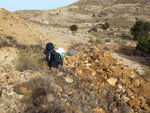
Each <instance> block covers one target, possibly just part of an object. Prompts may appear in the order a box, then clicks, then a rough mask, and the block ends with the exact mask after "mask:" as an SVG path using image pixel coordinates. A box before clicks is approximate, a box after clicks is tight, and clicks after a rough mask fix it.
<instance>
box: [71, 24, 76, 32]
mask: <svg viewBox="0 0 150 113" xmlns="http://www.w3.org/2000/svg"><path fill="white" fill-rule="evenodd" d="M70 30H71V31H77V30H78V26H77V25H71V26H70Z"/></svg>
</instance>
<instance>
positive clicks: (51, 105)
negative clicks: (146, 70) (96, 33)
mask: <svg viewBox="0 0 150 113" xmlns="http://www.w3.org/2000/svg"><path fill="white" fill-rule="evenodd" d="M69 50H75V55H74V56H65V57H64V59H63V61H64V66H63V67H60V68H59V69H54V68H52V69H51V70H47V69H46V70H40V71H32V70H27V71H24V72H19V71H15V70H9V71H8V70H7V69H9V66H6V67H1V70H0V71H1V74H0V85H1V89H0V95H1V100H2V101H3V103H2V104H0V108H1V112H4V113H5V112H12V111H13V112H29V113H32V112H36V113H39V112H46V113H47V112H69V113H71V112H80V113H82V112H83V113H87V112H88V113H90V112H92V113H105V112H113V113H116V112H123V113H132V112H138V113H148V112H149V107H150V95H149V93H150V89H149V88H150V84H149V83H147V82H145V81H144V80H143V79H142V78H141V77H140V76H138V75H137V74H136V73H135V72H134V71H133V70H131V69H127V68H125V67H123V66H122V65H121V64H120V63H119V62H118V61H117V60H116V59H115V58H113V57H112V56H111V53H110V52H108V51H106V52H105V51H103V50H101V48H100V46H99V45H97V46H93V45H90V44H86V45H83V44H75V45H72V46H71V47H70V48H69ZM45 68H46V67H45ZM8 99H9V100H8ZM8 102H11V103H13V104H8ZM58 103H59V104H58Z"/></svg>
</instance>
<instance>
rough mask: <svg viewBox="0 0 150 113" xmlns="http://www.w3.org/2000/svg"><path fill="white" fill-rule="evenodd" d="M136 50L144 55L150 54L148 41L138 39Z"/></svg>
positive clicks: (149, 42)
mask: <svg viewBox="0 0 150 113" xmlns="http://www.w3.org/2000/svg"><path fill="white" fill-rule="evenodd" d="M136 49H138V50H140V51H143V52H146V53H150V40H148V39H144V38H142V39H139V40H138V44H137V46H136Z"/></svg>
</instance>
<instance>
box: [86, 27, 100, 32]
mask: <svg viewBox="0 0 150 113" xmlns="http://www.w3.org/2000/svg"><path fill="white" fill-rule="evenodd" d="M92 31H94V32H97V31H98V30H97V28H96V27H94V28H91V29H90V30H89V31H88V32H92Z"/></svg>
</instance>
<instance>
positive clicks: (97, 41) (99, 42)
mask: <svg viewBox="0 0 150 113" xmlns="http://www.w3.org/2000/svg"><path fill="white" fill-rule="evenodd" d="M88 43H91V44H96V45H97V44H103V41H102V40H101V39H100V38H96V40H93V39H90V40H89V41H88Z"/></svg>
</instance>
